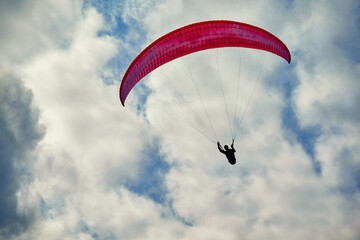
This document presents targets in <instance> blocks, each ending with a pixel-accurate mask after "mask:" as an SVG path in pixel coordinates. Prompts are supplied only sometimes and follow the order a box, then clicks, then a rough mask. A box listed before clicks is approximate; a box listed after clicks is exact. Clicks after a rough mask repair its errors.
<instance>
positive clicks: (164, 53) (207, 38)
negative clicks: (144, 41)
mask: <svg viewBox="0 0 360 240" xmlns="http://www.w3.org/2000/svg"><path fill="white" fill-rule="evenodd" d="M224 47H239V48H250V49H258V50H263V51H266V52H270V53H273V54H275V55H278V56H280V57H282V58H283V59H285V60H286V61H287V62H288V63H290V62H291V54H290V51H289V50H288V48H287V46H286V45H285V44H284V43H283V42H282V41H281V40H280V39H278V38H277V37H276V36H274V35H273V34H271V33H269V32H267V31H266V30H264V29H262V28H259V27H256V26H252V25H249V24H246V23H241V22H235V21H227V20H215V21H205V22H198V23H193V24H190V25H187V26H184V27H181V28H179V29H176V30H174V31H172V32H170V33H168V34H166V35H164V36H162V37H160V38H159V39H157V40H156V41H154V42H153V43H151V44H150V45H149V46H147V47H146V48H145V49H144V50H143V51H142V52H141V53H140V54H139V55H138V56H137V57H136V58H135V59H134V60H133V62H132V63H131V64H130V66H129V68H128V69H127V71H126V72H125V74H124V77H123V79H122V82H121V85H120V90H119V95H120V101H121V104H122V105H123V106H125V100H126V98H127V96H128V95H129V93H130V92H131V90H132V89H133V87H134V86H135V85H136V84H137V83H138V82H139V81H140V80H141V79H143V78H144V77H145V76H146V75H147V74H149V73H150V72H152V71H153V70H155V69H157V68H158V67H160V66H161V65H164V64H166V63H168V62H170V61H172V60H174V59H177V58H180V57H182V56H185V55H188V54H191V53H195V52H199V51H203V50H207V49H213V48H224ZM194 86H195V87H196V84H195V83H194ZM255 86H256V84H255ZM237 89H239V85H238V88H237ZM196 90H197V87H196ZM221 90H222V94H223V98H224V103H225V109H226V112H227V118H228V120H229V125H230V130H231V132H232V133H231V134H232V139H233V141H232V144H231V148H229V147H228V146H227V145H225V146H224V148H225V149H223V148H222V146H221V145H220V143H219V141H218V137H217V134H216V133H215V131H214V128H213V126H212V123H211V120H210V119H209V123H210V125H211V127H210V129H211V130H212V132H213V134H212V137H209V136H207V135H206V134H204V133H203V132H201V131H200V130H199V129H197V130H198V131H199V132H200V133H201V134H202V136H203V137H205V138H207V139H208V140H210V141H212V142H214V143H216V142H217V146H218V150H219V151H220V152H221V153H223V154H225V155H226V157H227V159H228V161H229V163H230V164H231V165H234V164H235V163H236V158H235V152H236V150H235V148H234V140H235V138H236V132H234V133H233V131H232V129H231V123H230V118H229V114H228V107H227V106H226V100H225V94H224V89H223V86H222V85H221ZM198 95H199V98H200V100H201V103H202V106H203V108H204V111H205V112H206V114H205V115H206V116H207V118H209V114H208V111H207V109H206V107H205V104H204V103H203V100H202V98H201V96H200V94H199V93H198ZM251 96H252V94H251V95H250V100H251ZM250 100H249V101H248V103H249V102H250ZM192 112H195V113H196V111H192ZM237 112H238V111H237V102H236V108H235V114H234V116H235V117H234V119H237V118H236V114H237ZM245 112H246V109H245ZM245 112H244V114H243V117H244V115H245ZM242 120H243V118H242V119H241V121H240V124H239V120H235V123H234V126H236V127H239V125H241V123H242ZM195 128H197V127H196V126H195Z"/></svg>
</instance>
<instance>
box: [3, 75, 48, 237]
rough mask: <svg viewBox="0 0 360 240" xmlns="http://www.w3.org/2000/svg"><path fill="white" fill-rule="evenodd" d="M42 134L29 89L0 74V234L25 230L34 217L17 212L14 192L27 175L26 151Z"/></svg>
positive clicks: (27, 160) (12, 233) (31, 213)
mask: <svg viewBox="0 0 360 240" xmlns="http://www.w3.org/2000/svg"><path fill="white" fill-rule="evenodd" d="M42 136H43V130H42V128H41V127H40V126H39V124H38V111H37V110H34V108H33V107H32V92H31V91H30V90H28V89H26V88H25V87H24V84H23V82H22V81H21V80H19V79H17V78H15V77H13V76H11V75H3V76H0V238H2V237H4V238H6V239H8V238H9V237H10V236H13V235H17V234H19V233H21V232H22V231H24V230H26V229H27V228H28V227H29V226H30V224H31V221H32V219H33V217H34V214H33V212H32V211H27V213H26V214H25V213H21V212H19V210H18V202H17V198H16V193H17V191H18V190H19V188H20V186H21V184H23V183H25V182H24V181H26V179H27V177H28V176H29V173H28V171H27V168H28V164H29V161H30V159H29V154H28V153H29V151H31V150H33V149H34V148H35V147H36V144H37V142H38V141H39V140H40V139H41V137H42Z"/></svg>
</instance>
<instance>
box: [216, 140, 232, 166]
mask: <svg viewBox="0 0 360 240" xmlns="http://www.w3.org/2000/svg"><path fill="white" fill-rule="evenodd" d="M217 147H218V149H219V151H220V152H221V153H223V154H225V156H226V158H227V159H228V161H229V163H230V164H231V165H234V164H235V163H236V158H235V152H236V150H235V148H234V139H233V141H232V143H231V148H229V147H228V145H225V146H224V148H225V150H224V149H223V148H222V146H221V145H220V143H219V142H218V143H217Z"/></svg>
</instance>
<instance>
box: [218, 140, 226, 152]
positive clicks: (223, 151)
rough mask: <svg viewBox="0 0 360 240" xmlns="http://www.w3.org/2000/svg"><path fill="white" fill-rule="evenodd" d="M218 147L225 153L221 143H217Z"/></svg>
mask: <svg viewBox="0 0 360 240" xmlns="http://www.w3.org/2000/svg"><path fill="white" fill-rule="evenodd" d="M217 147H218V149H219V151H220V152H222V153H225V151H224V149H223V148H222V146H221V145H220V143H219V142H217Z"/></svg>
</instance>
